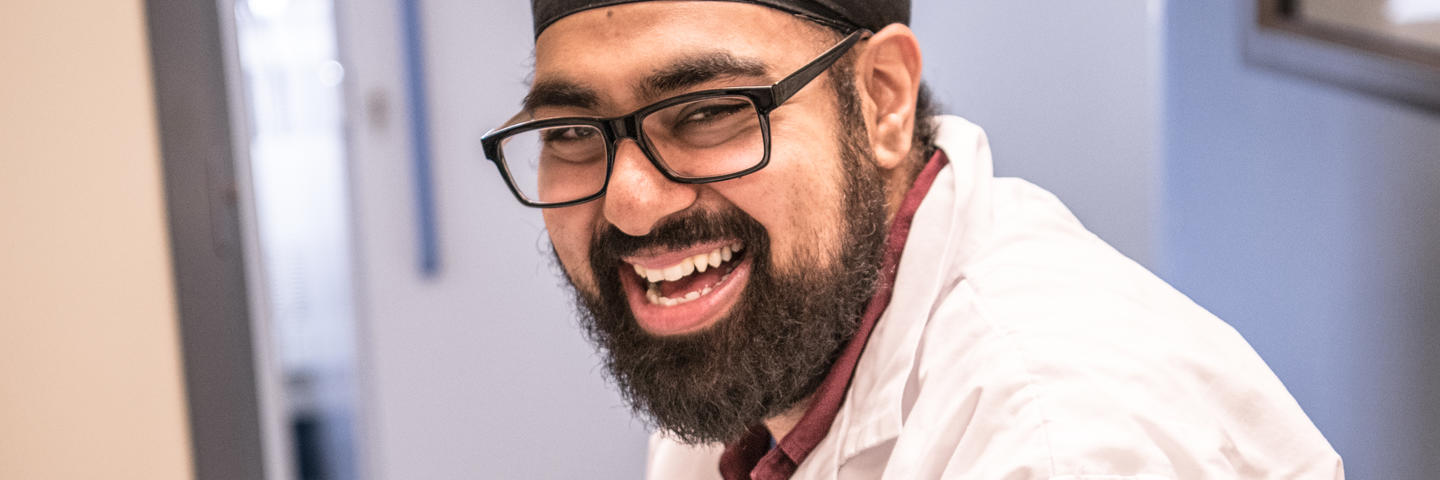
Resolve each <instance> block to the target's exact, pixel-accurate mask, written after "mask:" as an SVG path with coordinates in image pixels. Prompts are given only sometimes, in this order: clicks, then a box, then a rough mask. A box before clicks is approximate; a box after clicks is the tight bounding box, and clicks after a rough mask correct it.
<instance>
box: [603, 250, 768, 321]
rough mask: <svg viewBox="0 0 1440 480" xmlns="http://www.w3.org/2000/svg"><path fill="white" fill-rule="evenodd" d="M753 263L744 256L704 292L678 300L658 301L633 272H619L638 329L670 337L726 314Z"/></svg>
mask: <svg viewBox="0 0 1440 480" xmlns="http://www.w3.org/2000/svg"><path fill="white" fill-rule="evenodd" d="M752 265H753V261H752V259H751V258H748V257H747V258H745V259H744V260H742V261H741V262H740V263H738V264H736V265H735V268H734V269H731V270H730V271H729V272H728V273H725V274H724V275H723V276H722V277H721V279H720V281H719V282H717V283H715V284H714V285H712V286H708V287H707V288H706V289H705V290H704V291H703V293H702V292H696V293H698V294H699V295H698V296H695V297H694V298H688V299H686V298H684V297H681V298H679V299H675V300H679V301H678V302H676V301H674V300H670V299H665V298H660V299H658V301H657V299H656V298H654V296H653V295H651V294H647V291H648V289H649V287H648V285H647V283H646V282H645V281H643V279H641V278H640V277H639V276H636V275H634V274H633V272H628V271H624V269H623V268H622V269H621V270H622V271H620V272H619V275H620V281H621V284H622V285H623V288H624V290H625V298H626V301H627V303H628V304H629V306H630V312H631V314H632V315H634V317H635V322H636V324H637V325H639V327H640V329H641V330H644V331H645V333H648V334H650V335H654V336H657V337H671V336H677V335H687V334H693V333H698V332H701V331H704V330H707V329H709V328H710V327H711V326H713V325H715V324H717V323H719V322H720V320H721V319H723V318H725V317H726V316H728V315H729V314H730V312H731V311H732V310H734V309H735V305H737V304H739V303H740V299H741V296H742V295H744V293H745V287H746V285H748V284H749V282H750V273H751V268H752Z"/></svg>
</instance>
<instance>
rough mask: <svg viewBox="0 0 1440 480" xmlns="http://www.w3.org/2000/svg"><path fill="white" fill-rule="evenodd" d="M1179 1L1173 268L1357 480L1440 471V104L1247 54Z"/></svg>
mask: <svg viewBox="0 0 1440 480" xmlns="http://www.w3.org/2000/svg"><path fill="white" fill-rule="evenodd" d="M1246 3H1249V2H1239V1H1219V2H1212V1H1204V2H1190V1H1185V2H1170V4H1169V7H1168V9H1169V11H1168V13H1167V33H1166V49H1167V51H1166V76H1165V89H1166V106H1165V108H1166V112H1165V115H1164V117H1165V120H1164V143H1165V145H1164V156H1165V170H1166V174H1165V179H1164V181H1165V195H1164V200H1163V202H1164V216H1163V218H1164V220H1163V222H1164V225H1165V226H1164V227H1163V237H1164V239H1163V240H1162V245H1161V251H1162V252H1164V253H1163V258H1162V261H1161V264H1162V268H1161V269H1162V271H1163V273H1164V274H1165V276H1166V277H1167V278H1168V279H1169V280H1171V281H1172V282H1173V283H1174V284H1175V285H1176V286H1177V287H1179V288H1180V289H1181V290H1182V291H1184V292H1186V293H1188V294H1189V295H1191V297H1192V298H1194V299H1195V300H1196V301H1197V302H1199V303H1200V304H1201V305H1204V306H1205V307H1207V308H1209V309H1211V310H1212V311H1214V312H1215V313H1216V314H1218V315H1219V316H1220V317H1221V318H1224V319H1225V320H1227V321H1228V322H1230V323H1231V324H1232V325H1234V326H1235V327H1236V328H1237V329H1239V330H1240V332H1241V333H1242V334H1244V335H1245V337H1246V338H1247V339H1249V340H1250V342H1251V344H1252V345H1254V346H1255V348H1256V350H1258V351H1259V352H1260V354H1261V356H1263V357H1264V358H1265V359H1266V361H1267V362H1269V364H1270V366H1271V367H1272V368H1274V370H1275V372H1276V373H1277V374H1278V375H1279V376H1280V378H1281V379H1282V380H1283V381H1284V382H1285V384H1286V385H1287V386H1288V387H1289V388H1290V391H1291V393H1293V394H1294V395H1295V397H1296V398H1297V399H1298V400H1299V401H1300V404H1301V406H1302V407H1304V408H1305V411H1306V412H1307V413H1309V414H1310V417H1311V418H1312V419H1313V420H1314V421H1315V423H1316V425H1318V426H1319V428H1320V430H1321V431H1322V432H1324V433H1325V434H1326V436H1327V437H1328V438H1329V440H1330V442H1331V444H1332V445H1334V446H1335V448H1336V450H1337V451H1339V452H1340V454H1341V456H1342V457H1344V459H1345V464H1346V470H1347V472H1348V477H1349V478H1356V479H1371V478H1375V479H1379V478H1429V477H1433V476H1434V472H1437V471H1440V404H1437V400H1440V373H1437V372H1436V370H1435V369H1434V367H1435V366H1436V365H1437V364H1440V114H1437V113H1434V112H1424V111H1420V110H1417V109H1414V108H1411V107H1406V106H1402V105H1397V104H1392V103H1388V102H1386V101H1383V100H1377V99H1375V98H1372V97H1367V96H1364V95H1360V94H1356V93H1351V92H1349V91H1345V90H1341V89H1338V88H1335V87H1330V86H1325V85H1320V84H1316V83H1313V82H1310V81H1307V80H1303V79H1299V78H1296V77H1292V76H1288V75H1284V74H1279V73H1273V72H1270V71H1266V70H1261V69H1257V68H1256V67H1254V66H1250V65H1246V64H1245V63H1244V61H1243V60H1242V58H1243V57H1242V55H1241V52H1242V43H1241V38H1242V35H1243V29H1242V27H1243V23H1244V18H1245V16H1244V13H1245V12H1244V11H1242V10H1240V8H1245V7H1242V5H1243V4H1246Z"/></svg>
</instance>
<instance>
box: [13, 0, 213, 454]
mask: <svg viewBox="0 0 1440 480" xmlns="http://www.w3.org/2000/svg"><path fill="white" fill-rule="evenodd" d="M143 14H144V12H143V4H142V2H141V1H140V0H103V1H88V2H69V1H41V0H34V1H29V0H26V1H5V2H4V3H3V4H0V479H5V480H28V479H44V480H51V479H145V480H168V479H183V478H190V477H191V467H190V458H189V456H190V454H189V440H188V430H187V424H186V414H185V404H184V396H183V390H182V388H183V387H182V379H181V370H180V368H181V365H180V358H179V348H178V336H177V331H176V319H175V308H174V298H173V293H172V288H171V278H170V263H169V262H170V259H169V254H168V252H169V248H168V235H167V233H166V226H165V217H164V207H163V204H162V191H161V174H160V164H159V153H158V150H157V139H156V132H155V120H154V111H153V102H152V93H151V86H150V71H149V57H148V46H147V43H146V39H145V20H144V16H143Z"/></svg>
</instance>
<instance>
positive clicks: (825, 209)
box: [531, 2, 921, 438]
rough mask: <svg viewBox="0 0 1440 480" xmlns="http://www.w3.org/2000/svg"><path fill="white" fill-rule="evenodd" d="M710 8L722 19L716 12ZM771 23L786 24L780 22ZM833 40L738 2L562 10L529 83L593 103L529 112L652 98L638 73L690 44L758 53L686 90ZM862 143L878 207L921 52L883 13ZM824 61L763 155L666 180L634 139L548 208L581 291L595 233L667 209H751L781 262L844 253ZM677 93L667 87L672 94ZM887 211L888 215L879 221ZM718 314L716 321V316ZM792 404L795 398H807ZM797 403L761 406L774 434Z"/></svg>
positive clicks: (865, 45)
mask: <svg viewBox="0 0 1440 480" xmlns="http://www.w3.org/2000/svg"><path fill="white" fill-rule="evenodd" d="M716 19H725V21H723V22H720V21H716ZM777 32H783V33H779V34H777ZM833 43H834V38H833V35H832V34H827V32H825V31H824V30H823V29H821V28H819V27H817V26H815V25H813V24H811V23H809V22H806V21H804V20H801V19H798V18H797V17H794V16H792V15H790V14H787V13H784V12H780V11H778V10H774V9H770V8H766V7H760V6H755V5H749V4H741V3H733V2H642V3H634V4H625V5H620V6H615V7H610V8H604V9H596V10H589V11H585V12H581V13H578V14H575V15H572V16H569V17H566V18H564V19H562V20H560V21H559V22H556V23H555V24H554V25H553V26H551V27H550V28H548V29H547V30H546V31H545V32H544V33H543V34H541V36H540V37H539V38H538V39H537V41H536V50H535V52H536V56H535V74H534V79H535V83H536V84H537V85H538V84H542V83H545V82H548V81H552V80H564V81H568V82H571V83H574V84H577V85H583V86H584V87H585V88H587V89H590V90H593V91H594V92H595V93H597V94H598V95H597V97H598V98H597V99H596V100H597V102H595V105H593V106H592V107H588V108H581V107H563V108H555V107H545V108H540V109H538V110H536V111H534V112H531V113H532V115H533V116H534V117H536V118H545V117H555V116H570V115H580V116H605V117H608V116H615V115H621V114H625V113H629V112H630V111H633V110H635V109H637V108H639V107H642V106H644V105H647V104H649V103H651V102H653V101H656V100H659V99H661V98H663V97H661V98H648V96H647V95H645V94H644V93H643V92H642V91H640V90H641V89H638V88H636V87H637V82H638V79H641V78H643V77H645V76H646V75H648V74H650V73H653V72H654V71H656V69H658V68H661V67H662V66H664V65H666V64H668V63H671V62H674V61H675V60H676V59H679V58H683V57H685V56H687V55H693V54H695V53H697V52H715V51H723V52H727V53H729V54H730V55H732V56H735V57H739V58H744V59H754V60H758V61H761V62H763V63H764V64H765V66H766V69H765V74H764V75H763V76H737V77H726V78H717V79H712V80H711V81H708V82H705V83H703V84H700V85H696V86H693V87H690V88H686V89H685V91H694V90H701V89H706V88H717V87H727V86H741V85H768V84H770V83H773V82H774V81H776V80H778V79H780V78H782V77H783V76H784V75H787V74H789V73H790V72H792V71H794V70H796V69H798V68H799V67H801V66H802V65H804V64H805V63H806V62H808V61H809V60H811V59H812V58H814V56H815V55H816V54H818V53H820V52H821V51H823V50H824V49H825V48H828V47H829V46H830V45H832V44H833ZM851 57H852V58H853V62H854V63H853V66H854V68H853V74H854V78H853V82H854V85H855V87H856V90H857V93H858V94H859V99H860V106H861V110H862V112H863V123H864V125H865V127H866V132H868V135H867V136H868V139H869V142H868V143H869V144H868V145H866V147H868V148H869V149H871V151H872V152H873V155H870V156H869V157H868V158H867V161H871V162H874V166H875V167H876V168H877V169H878V171H879V172H880V177H881V179H882V180H881V181H882V182H883V183H884V184H885V198H886V204H887V208H886V213H887V218H888V217H889V216H891V215H893V213H894V211H895V210H896V209H897V208H898V205H899V203H900V199H901V198H902V197H903V195H904V192H905V190H906V189H907V188H908V186H909V182H910V174H911V169H909V168H902V167H903V166H905V165H909V164H912V163H913V162H914V158H913V157H914V155H915V153H913V152H912V151H911V135H912V133H913V130H914V119H913V116H914V109H915V99H916V95H917V92H918V90H919V85H920V68H921V62H920V51H919V47H918V43H917V42H916V41H915V37H914V35H913V33H911V32H910V30H909V29H908V28H906V27H904V26H902V25H892V26H890V27H887V28H886V29H883V30H881V31H880V32H877V33H876V35H875V36H874V37H872V38H871V39H870V40H868V41H865V42H862V43H860V44H859V45H857V46H856V48H855V50H853V51H852V52H851ZM829 75H830V73H829V72H827V73H826V74H823V75H822V76H821V77H819V78H817V79H816V81H815V82H812V83H811V84H810V85H809V86H807V87H806V88H805V89H803V90H801V91H800V92H799V93H798V94H796V95H795V96H794V97H793V98H791V99H790V100H789V101H788V102H787V103H786V104H785V105H784V106H783V107H781V108H780V109H778V110H776V111H774V112H773V113H772V114H771V122H772V124H771V138H772V152H771V161H770V164H769V165H768V166H767V167H766V168H765V169H763V170H761V171H759V172H756V173H754V174H751V175H748V176H745V177H742V178H739V179H734V180H729V181H725V182H718V183H710V184H704V185H684V184H678V183H672V182H669V181H668V180H666V179H665V178H664V177H663V176H662V175H661V173H660V172H659V171H657V170H656V169H655V168H654V166H653V165H651V164H650V162H649V161H648V160H647V159H645V157H644V155H643V154H642V153H641V152H640V150H639V149H638V148H637V146H636V145H635V144H634V143H633V142H631V141H628V140H627V141H623V142H621V143H620V144H619V145H618V151H617V153H616V159H615V165H614V171H613V173H612V176H611V179H610V185H609V190H608V192H607V194H606V196H604V197H602V198H600V199H599V200H596V201H593V202H590V203H586V204H582V205H578V206H573V207H566V208H558V209H547V210H545V211H544V213H543V215H544V220H545V224H546V227H547V229H548V231H549V233H550V238H551V241H552V244H553V245H554V248H555V253H556V256H557V257H558V258H559V260H560V263H561V265H562V267H563V268H564V269H565V274H566V276H567V277H568V278H569V279H570V280H571V282H572V283H573V284H574V286H575V288H576V289H578V290H579V291H580V292H581V293H582V294H588V295H598V292H599V289H598V286H597V284H598V281H597V275H611V274H613V273H611V272H595V271H593V270H592V267H591V263H590V262H589V261H588V259H589V258H590V254H591V252H590V248H591V246H592V238H594V236H595V232H597V231H599V230H601V229H604V228H607V227H609V226H613V227H615V228H617V229H619V230H620V231H621V232H623V233H625V234H627V235H631V236H636V237H642V236H645V235H647V234H649V233H650V232H651V231H652V229H654V228H656V226H657V225H661V224H663V223H664V222H665V221H666V220H667V219H672V218H676V217H679V216H683V215H685V214H687V213H693V212H694V211H697V210H698V211H720V210H726V209H738V210H739V211H740V212H743V213H744V214H746V215H748V216H749V217H750V218H752V219H754V220H755V221H756V222H758V223H759V224H760V225H761V226H762V227H763V228H764V230H765V232H766V234H767V236H768V241H769V253H770V255H769V258H770V261H771V263H772V267H773V268H774V269H775V270H777V271H797V270H801V269H805V268H809V266H811V265H828V264H832V263H833V262H835V261H836V258H837V257H838V256H839V250H840V243H841V237H842V236H843V233H844V232H843V224H844V221H843V219H844V218H845V215H846V212H845V211H844V209H845V207H844V205H845V203H844V201H843V199H842V196H843V189H842V186H841V185H842V182H843V179H844V170H843V168H842V166H841V162H840V160H839V158H840V154H841V152H840V147H839V145H838V144H837V142H836V141H835V139H836V138H837V136H838V133H837V128H838V122H837V121H836V120H835V118H836V115H837V114H838V113H837V112H838V109H837V108H838V107H837V105H836V101H835V98H834V95H833V94H832V93H831V91H830V90H829V89H826V88H822V83H823V82H827V81H830V80H829V78H828V77H829ZM678 93H683V92H669V93H667V94H665V95H664V96H670V95H674V94H678ZM887 223H888V222H887ZM718 321H723V319H722V320H718ZM801 405H804V403H803V402H802V403H801ZM803 413H804V409H803V408H799V407H797V408H792V409H790V410H789V411H787V412H785V413H783V414H778V415H775V416H773V417H771V418H769V419H766V422H765V423H766V425H767V427H769V428H770V429H771V432H772V435H775V436H776V437H777V438H783V437H784V435H785V434H786V433H788V431H789V430H790V428H791V427H793V425H794V423H795V422H796V421H797V420H798V418H799V416H800V415H802V414H803Z"/></svg>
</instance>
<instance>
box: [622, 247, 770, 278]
mask: <svg viewBox="0 0 1440 480" xmlns="http://www.w3.org/2000/svg"><path fill="white" fill-rule="evenodd" d="M743 248H744V245H742V244H740V243H739V242H736V243H732V244H730V245H726V246H723V247H720V248H717V249H714V250H711V251H710V252H708V253H702V254H699V255H695V256H693V257H685V258H682V259H680V262H679V263H676V264H674V265H671V266H668V267H665V268H647V267H643V266H640V265H634V267H635V273H636V274H638V275H640V276H642V277H645V279H646V280H649V281H650V282H651V283H656V282H661V281H665V282H673V281H676V280H679V279H682V278H685V277H686V276H689V275H690V274H692V273H695V272H697V271H699V272H701V273H704V272H705V270H706V269H708V268H712V267H719V266H720V264H722V263H725V262H728V261H730V259H731V258H733V257H734V255H735V252H738V251H740V250H741V249H743Z"/></svg>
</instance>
